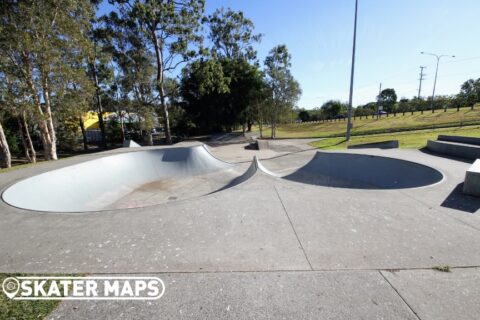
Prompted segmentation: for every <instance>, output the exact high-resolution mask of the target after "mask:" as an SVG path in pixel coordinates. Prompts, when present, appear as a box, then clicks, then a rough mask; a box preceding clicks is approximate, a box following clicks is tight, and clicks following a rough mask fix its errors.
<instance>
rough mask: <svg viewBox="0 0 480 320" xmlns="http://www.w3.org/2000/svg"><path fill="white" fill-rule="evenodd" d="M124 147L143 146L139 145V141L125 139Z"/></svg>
mask: <svg viewBox="0 0 480 320" xmlns="http://www.w3.org/2000/svg"><path fill="white" fill-rule="evenodd" d="M123 147H124V148H139V147H141V145H139V144H138V143H136V142H135V141H133V140H125V141H123Z"/></svg>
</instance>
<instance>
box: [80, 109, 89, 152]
mask: <svg viewBox="0 0 480 320" xmlns="http://www.w3.org/2000/svg"><path fill="white" fill-rule="evenodd" d="M78 124H79V125H80V130H82V140H83V150H85V151H87V150H88V140H87V131H85V124H84V123H83V119H82V116H78Z"/></svg>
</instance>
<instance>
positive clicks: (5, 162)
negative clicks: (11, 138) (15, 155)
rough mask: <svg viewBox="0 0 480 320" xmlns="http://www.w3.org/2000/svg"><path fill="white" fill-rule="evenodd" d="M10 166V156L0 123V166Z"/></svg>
mask: <svg viewBox="0 0 480 320" xmlns="http://www.w3.org/2000/svg"><path fill="white" fill-rule="evenodd" d="M11 166H12V156H11V154H10V149H9V148H8V142H7V137H6V136H5V132H4V131H3V127H2V124H1V123H0V167H2V168H10V167H11Z"/></svg>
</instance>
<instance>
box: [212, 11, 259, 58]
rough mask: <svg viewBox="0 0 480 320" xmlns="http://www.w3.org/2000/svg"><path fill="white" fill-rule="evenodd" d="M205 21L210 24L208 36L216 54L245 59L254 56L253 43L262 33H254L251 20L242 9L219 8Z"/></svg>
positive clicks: (255, 54)
mask: <svg viewBox="0 0 480 320" xmlns="http://www.w3.org/2000/svg"><path fill="white" fill-rule="evenodd" d="M206 21H207V22H208V23H209V25H210V32H209V35H208V36H209V39H210V40H211V41H212V43H213V46H214V49H215V50H216V52H217V56H219V57H225V58H228V59H245V60H247V61H250V60H254V59H255V58H256V56H257V52H256V51H255V49H254V48H253V44H254V43H258V42H260V40H261V38H262V35H261V34H254V31H253V30H254V28H255V26H254V24H253V22H252V21H251V20H250V19H248V18H246V17H245V16H244V14H243V12H242V11H233V10H232V9H230V8H228V9H227V10H225V9H224V8H220V9H217V10H215V12H214V13H213V14H212V15H209V16H208V18H207V19H206Z"/></svg>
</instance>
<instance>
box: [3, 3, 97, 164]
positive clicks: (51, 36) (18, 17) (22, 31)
mask: <svg viewBox="0 0 480 320" xmlns="http://www.w3.org/2000/svg"><path fill="white" fill-rule="evenodd" d="M92 15H93V11H92V5H91V3H90V1H87V0H78V1H74V0H58V1H53V0H44V1H35V0H25V1H14V0H7V1H3V2H2V3H1V5H0V28H1V29H0V54H2V55H4V56H6V57H8V59H9V63H10V64H11V66H12V67H13V68H12V70H13V72H12V74H11V76H12V77H18V78H19V79H21V81H23V82H24V84H25V87H26V88H27V91H26V93H27V95H26V98H27V99H28V100H29V101H30V103H31V105H32V110H33V114H34V117H35V122H36V124H37V125H38V128H39V131H40V137H41V140H42V144H43V149H44V157H45V159H46V160H56V159H57V147H56V144H57V137H56V131H55V124H54V115H53V109H57V110H59V109H61V107H62V106H60V105H56V106H53V105H52V99H53V97H56V96H57V94H58V92H59V91H60V90H62V88H63V87H62V86H63V83H64V79H63V78H64V77H66V76H68V73H69V72H70V71H71V70H70V65H69V64H68V62H67V61H68V60H69V59H66V57H68V56H70V55H72V54H74V55H79V52H86V51H87V50H88V46H89V39H88V37H87V33H88V29H89V28H90V19H91V17H92ZM80 55H81V54H80ZM82 72H83V71H82ZM58 101H60V100H58Z"/></svg>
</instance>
